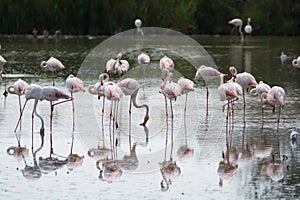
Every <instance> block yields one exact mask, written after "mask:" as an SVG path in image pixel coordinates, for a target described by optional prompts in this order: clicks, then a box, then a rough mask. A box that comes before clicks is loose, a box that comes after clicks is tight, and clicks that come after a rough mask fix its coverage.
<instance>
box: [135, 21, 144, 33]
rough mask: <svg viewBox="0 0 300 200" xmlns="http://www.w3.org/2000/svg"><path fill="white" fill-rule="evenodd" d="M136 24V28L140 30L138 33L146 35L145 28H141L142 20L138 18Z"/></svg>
mask: <svg viewBox="0 0 300 200" xmlns="http://www.w3.org/2000/svg"><path fill="white" fill-rule="evenodd" d="M134 25H135V27H136V29H137V32H138V33H141V35H142V36H143V35H144V32H143V30H142V29H141V26H142V20H140V19H136V20H135V21H134Z"/></svg>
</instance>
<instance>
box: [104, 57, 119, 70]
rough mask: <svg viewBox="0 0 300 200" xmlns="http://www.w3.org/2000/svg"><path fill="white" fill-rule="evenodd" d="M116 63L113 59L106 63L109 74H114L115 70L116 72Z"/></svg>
mask: <svg viewBox="0 0 300 200" xmlns="http://www.w3.org/2000/svg"><path fill="white" fill-rule="evenodd" d="M116 62H117V61H116V60H115V59H113V58H111V59H109V60H108V61H107V62H106V72H107V73H108V74H112V73H113V72H114V70H115V68H114V66H115V64H116Z"/></svg>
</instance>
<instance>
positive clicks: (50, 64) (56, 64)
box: [41, 57, 65, 86]
mask: <svg viewBox="0 0 300 200" xmlns="http://www.w3.org/2000/svg"><path fill="white" fill-rule="evenodd" d="M41 67H44V68H47V69H48V70H50V71H51V72H52V85H53V86H54V85H55V83H54V72H55V71H57V70H60V69H64V68H65V66H64V65H63V64H62V63H61V62H60V61H59V60H58V59H56V58H54V57H50V58H49V59H48V60H47V61H42V62H41Z"/></svg>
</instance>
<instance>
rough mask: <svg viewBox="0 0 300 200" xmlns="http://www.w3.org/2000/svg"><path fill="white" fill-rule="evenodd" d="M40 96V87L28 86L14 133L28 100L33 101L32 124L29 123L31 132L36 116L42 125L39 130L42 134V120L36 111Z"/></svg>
mask: <svg viewBox="0 0 300 200" xmlns="http://www.w3.org/2000/svg"><path fill="white" fill-rule="evenodd" d="M41 94H42V87H41V86H39V85H36V84H31V85H29V86H28V87H27V88H26V90H25V98H26V101H25V103H24V105H23V108H22V111H21V113H20V116H19V120H18V123H17V125H16V128H15V130H14V132H16V131H17V128H18V126H19V123H20V121H21V119H22V115H23V111H24V109H25V107H26V104H27V102H28V101H29V100H30V99H34V105H33V110H32V123H31V125H32V132H33V118H34V115H36V116H37V117H38V118H39V119H40V120H41V123H42V125H41V128H40V134H44V130H45V129H44V119H43V118H42V116H41V115H39V114H38V113H37V111H36V108H37V104H38V102H39V100H40V98H41Z"/></svg>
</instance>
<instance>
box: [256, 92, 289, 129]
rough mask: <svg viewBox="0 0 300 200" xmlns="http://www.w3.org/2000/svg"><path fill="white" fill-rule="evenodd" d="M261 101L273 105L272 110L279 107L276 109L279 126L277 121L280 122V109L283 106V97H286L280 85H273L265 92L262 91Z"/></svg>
mask: <svg viewBox="0 0 300 200" xmlns="http://www.w3.org/2000/svg"><path fill="white" fill-rule="evenodd" d="M261 98H262V102H263V103H264V104H266V105H268V106H271V107H273V110H274V109H275V107H276V106H277V107H279V111H278V119H277V128H278V127H279V122H280V111H281V108H283V107H284V104H285V99H286V94H285V91H284V89H283V88H282V87H280V86H273V87H272V88H271V90H269V92H267V93H263V94H262V95H261Z"/></svg>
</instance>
